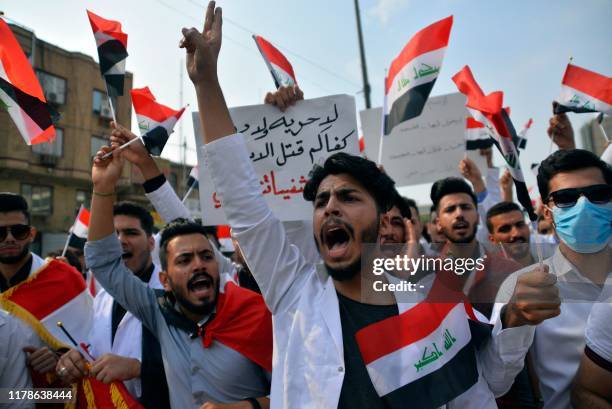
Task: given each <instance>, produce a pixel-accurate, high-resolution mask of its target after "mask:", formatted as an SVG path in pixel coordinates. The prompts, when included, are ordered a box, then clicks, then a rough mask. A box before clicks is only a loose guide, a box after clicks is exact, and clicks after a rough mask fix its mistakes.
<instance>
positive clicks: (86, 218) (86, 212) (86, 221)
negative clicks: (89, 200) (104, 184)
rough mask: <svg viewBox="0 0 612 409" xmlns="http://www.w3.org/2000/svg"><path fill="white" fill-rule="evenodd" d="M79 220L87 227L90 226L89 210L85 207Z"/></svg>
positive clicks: (80, 213)
mask: <svg viewBox="0 0 612 409" xmlns="http://www.w3.org/2000/svg"><path fill="white" fill-rule="evenodd" d="M78 219H79V221H80V222H81V223H83V224H84V225H85V226H89V210H87V209H86V208H85V207H81V211H80V212H79V217H78Z"/></svg>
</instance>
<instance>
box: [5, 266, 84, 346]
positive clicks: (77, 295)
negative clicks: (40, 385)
mask: <svg viewBox="0 0 612 409" xmlns="http://www.w3.org/2000/svg"><path fill="white" fill-rule="evenodd" d="M0 306H1V307H2V308H4V309H5V310H7V311H8V312H10V313H11V314H13V315H15V316H16V317H17V318H20V319H21V320H22V321H23V322H25V323H26V324H27V325H29V326H30V327H31V328H32V329H33V330H34V331H35V332H36V333H37V334H38V336H39V337H40V338H41V339H42V340H43V341H44V342H45V343H46V344H48V345H49V346H51V347H52V348H54V349H58V348H60V347H65V346H67V345H72V343H71V341H70V339H69V338H68V337H67V336H66V335H65V334H64V333H63V332H62V330H61V329H60V328H58V326H57V323H58V321H61V322H62V323H63V325H64V327H65V328H66V329H67V330H68V331H69V332H70V333H71V334H72V336H73V337H74V338H75V339H76V340H77V341H85V340H87V339H88V337H89V330H90V328H91V325H92V319H93V299H92V298H91V296H90V295H89V291H88V289H87V285H86V284H85V280H84V279H83V276H82V275H81V273H79V272H78V271H77V270H75V269H74V268H73V267H72V266H70V265H68V264H66V263H63V262H61V261H57V260H51V261H49V262H48V263H46V264H44V265H43V266H42V267H41V268H40V269H39V270H38V271H37V272H35V273H33V274H32V275H30V277H28V279H27V280H25V281H23V282H21V283H19V284H18V285H16V286H14V287H12V288H10V289H8V290H7V291H5V292H4V293H2V294H0Z"/></svg>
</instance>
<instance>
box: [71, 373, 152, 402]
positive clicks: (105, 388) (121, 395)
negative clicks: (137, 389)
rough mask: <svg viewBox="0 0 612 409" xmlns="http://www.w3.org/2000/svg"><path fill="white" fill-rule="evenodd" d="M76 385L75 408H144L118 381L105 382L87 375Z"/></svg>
mask: <svg viewBox="0 0 612 409" xmlns="http://www.w3.org/2000/svg"><path fill="white" fill-rule="evenodd" d="M76 387H77V389H76V403H75V404H74V407H75V408H76V409H91V408H108V409H144V406H142V405H141V404H140V403H139V402H138V400H136V398H134V397H133V396H132V395H130V393H129V392H128V390H127V388H126V387H125V385H124V384H123V382H120V381H114V382H111V383H110V384H105V383H102V382H101V381H99V380H97V379H96V378H94V377H92V376H88V377H86V378H83V379H81V380H80V381H79V382H78V383H77V384H76Z"/></svg>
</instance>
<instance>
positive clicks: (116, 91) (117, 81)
mask: <svg viewBox="0 0 612 409" xmlns="http://www.w3.org/2000/svg"><path fill="white" fill-rule="evenodd" d="M124 79H125V75H123V74H112V75H105V76H104V80H105V81H106V90H107V91H108V96H109V97H111V98H116V97H120V96H122V95H123V81H124Z"/></svg>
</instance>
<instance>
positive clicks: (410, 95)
mask: <svg viewBox="0 0 612 409" xmlns="http://www.w3.org/2000/svg"><path fill="white" fill-rule="evenodd" d="M435 83H436V80H435V79H434V80H433V81H430V82H426V83H425V84H421V85H417V86H416V87H413V88H411V89H409V90H408V91H406V93H405V94H404V95H402V96H401V97H399V98H398V99H396V100H395V102H394V103H393V105H391V109H390V110H389V114H388V115H386V116H385V135H389V134H390V133H391V131H392V130H393V128H395V126H397V125H398V124H400V123H401V122H404V121H407V120H409V119H412V118H416V117H417V116H419V115H421V112H423V107H424V106H425V102H427V98H428V97H429V93H430V92H431V89H432V88H433V86H434V84H435Z"/></svg>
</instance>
